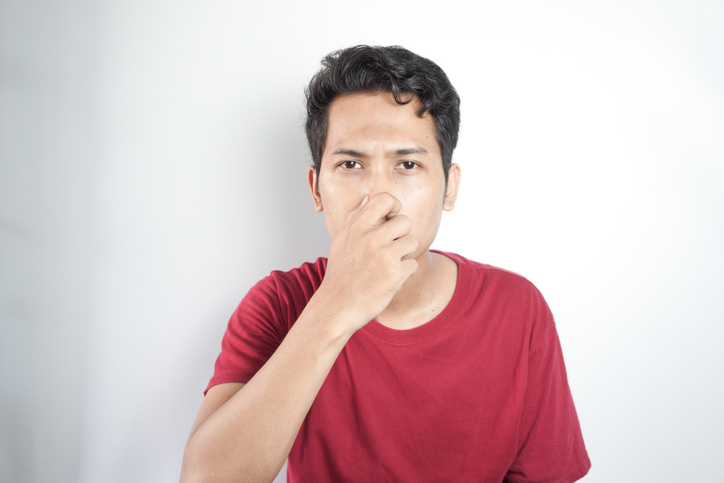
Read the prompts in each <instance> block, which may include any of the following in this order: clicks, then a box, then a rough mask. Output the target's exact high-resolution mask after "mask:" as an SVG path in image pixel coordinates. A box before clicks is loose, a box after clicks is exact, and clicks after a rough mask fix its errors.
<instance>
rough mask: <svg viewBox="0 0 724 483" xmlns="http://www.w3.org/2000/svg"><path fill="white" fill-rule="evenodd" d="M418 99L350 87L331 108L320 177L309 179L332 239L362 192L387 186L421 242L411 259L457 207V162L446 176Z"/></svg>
mask: <svg viewBox="0 0 724 483" xmlns="http://www.w3.org/2000/svg"><path fill="white" fill-rule="evenodd" d="M419 109H420V101H419V100H418V99H417V98H414V99H413V100H412V102H410V103H408V104H404V105H400V104H397V102H395V100H394V98H393V96H392V94H390V93H380V94H352V95H347V96H342V97H339V98H337V99H335V100H334V101H333V102H332V104H331V105H330V107H329V122H328V126H329V127H328V131H327V143H326V145H325V148H324V152H323V154H322V163H321V167H320V170H319V176H318V177H317V174H316V172H315V171H314V169H313V168H310V172H309V183H310V188H311V189H312V195H313V197H314V201H315V208H316V209H317V211H324V219H325V222H326V224H327V230H328V231H329V234H330V236H331V237H332V238H334V237H335V236H336V235H337V233H339V231H340V230H341V229H342V227H343V226H344V224H345V222H346V220H347V218H348V217H347V215H348V214H349V213H350V212H351V211H352V210H354V209H355V208H357V207H358V206H359V205H360V203H361V202H362V200H363V199H364V197H365V196H370V198H372V197H373V196H375V195H376V194H378V193H382V192H387V193H390V194H392V195H393V196H395V197H396V198H397V199H399V200H400V202H401V203H402V209H401V210H400V214H403V215H406V216H407V217H409V218H410V220H411V221H412V227H411V228H410V234H411V235H413V236H415V237H416V238H417V240H418V242H419V248H418V250H417V252H415V254H414V255H413V258H417V257H419V256H420V255H421V254H423V253H425V252H426V251H427V249H428V248H429V247H430V245H431V244H432V242H433V240H434V239H435V236H436V235H437V230H438V228H439V226H440V218H441V216H442V210H448V211H449V210H452V209H453V207H454V204H455V198H456V197H457V189H458V183H459V179H460V168H459V167H458V166H457V165H455V164H453V165H452V166H451V167H450V171H449V175H448V183H447V186H446V183H445V173H444V171H443V167H442V157H441V155H440V148H439V146H438V143H437V139H436V135H435V127H434V124H433V120H432V117H431V116H430V115H429V114H425V115H424V116H423V117H418V116H417V112H418V110H419Z"/></svg>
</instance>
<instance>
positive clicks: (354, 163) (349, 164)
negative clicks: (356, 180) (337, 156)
mask: <svg viewBox="0 0 724 483" xmlns="http://www.w3.org/2000/svg"><path fill="white" fill-rule="evenodd" d="M339 165H340V166H342V167H343V168H345V169H358V168H361V167H362V165H361V164H359V162H357V161H344V162H342V163H340V164H339Z"/></svg>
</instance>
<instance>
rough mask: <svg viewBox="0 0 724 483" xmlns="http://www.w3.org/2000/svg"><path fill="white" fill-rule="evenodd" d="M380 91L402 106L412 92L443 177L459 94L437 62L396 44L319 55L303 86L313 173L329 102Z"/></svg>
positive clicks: (456, 119)
mask: <svg viewBox="0 0 724 483" xmlns="http://www.w3.org/2000/svg"><path fill="white" fill-rule="evenodd" d="M380 92H390V93H392V95H393V96H394V98H395V101H396V102H397V103H398V104H407V103H409V102H410V101H412V99H413V98H414V97H413V96H415V97H417V98H418V99H419V100H420V103H421V104H422V107H421V108H420V110H419V111H418V113H417V115H418V116H420V117H422V116H423V115H424V114H425V113H426V112H429V113H430V115H431V116H432V118H433V120H434V123H435V132H436V135H437V143H438V145H439V147H440V154H441V155H442V166H443V170H444V172H445V179H446V180H447V176H448V171H449V170H450V164H451V163H452V153H453V150H454V149H455V146H456V145H457V143H458V130H459V127H460V97H459V96H458V94H457V92H456V91H455V88H454V87H453V86H452V84H451V83H450V81H449V80H448V78H447V75H445V72H443V70H442V69H441V68H440V67H439V66H438V65H437V64H435V63H434V62H433V61H431V60H429V59H426V58H424V57H421V56H419V55H417V54H415V53H413V52H410V51H409V50H407V49H405V48H402V47H400V46H390V47H371V46H369V45H358V46H355V47H350V48H347V49H342V50H337V51H335V52H332V53H331V54H329V55H328V56H326V57H325V58H324V59H322V68H321V69H320V71H319V72H318V73H317V74H316V75H315V76H314V77H312V80H311V81H310V82H309V87H308V88H307V89H306V90H305V95H306V98H307V122H306V132H307V142H308V143H309V150H310V151H311V153H312V161H313V162H314V168H315V169H316V171H317V174H319V168H320V166H321V164H322V153H323V152H324V145H325V143H326V141H327V128H328V121H329V106H330V104H332V101H334V100H335V99H336V98H337V97H339V96H342V95H346V94H358V93H369V94H375V93H380ZM410 94H412V95H413V96H411V95H410Z"/></svg>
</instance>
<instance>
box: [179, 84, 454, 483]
mask: <svg viewBox="0 0 724 483" xmlns="http://www.w3.org/2000/svg"><path fill="white" fill-rule="evenodd" d="M418 109H419V101H417V99H413V101H412V102H410V103H409V104H406V105H399V104H397V103H396V102H395V101H394V99H393V98H392V96H391V94H386V93H381V94H355V95H349V96H344V97H340V98H338V99H335V101H334V102H333V103H332V105H331V106H330V111H329V131H328V134H327V145H326V146H325V151H324V153H323V156H322V163H321V167H320V172H319V176H318V177H317V174H316V172H315V171H314V170H313V169H310V171H309V175H308V181H309V185H310V190H311V192H312V197H313V199H314V205H315V208H316V209H317V210H318V211H323V212H324V216H325V221H326V224H327V228H328V230H329V233H330V236H331V237H332V243H331V246H330V251H329V259H328V266H327V272H326V274H325V278H324V281H323V282H322V284H321V286H320V287H319V289H318V290H317V292H316V293H315V294H314V296H313V297H312V298H311V299H310V301H309V303H308V304H307V306H306V308H305V309H304V311H303V312H302V314H301V315H300V317H299V319H298V320H297V321H296V323H295V324H294V326H293V327H292V329H291V330H290V332H289V333H288V334H287V336H286V337H285V338H284V341H283V342H282V343H281V345H280V346H279V348H278V349H277V351H276V352H275V353H274V355H273V356H272V357H271V358H270V359H269V361H268V362H267V363H266V364H265V365H264V366H263V367H262V368H261V369H260V370H259V372H257V374H256V375H255V376H254V377H253V378H252V379H251V380H250V381H249V382H248V383H247V384H239V383H229V384H219V385H217V386H214V387H212V388H211V389H209V391H208V392H207V394H206V397H205V398H204V401H203V403H202V405H201V408H200V409H199V413H198V415H197V417H196V421H195V422H194V425H193V428H192V430H191V435H190V436H189V440H188V442H187V445H186V451H185V453H184V459H183V465H182V470H181V481H182V482H206V481H213V482H214V483H221V482H240V481H271V480H273V479H274V477H275V476H276V474H277V473H278V472H279V470H280V468H281V467H282V465H283V464H284V461H285V460H286V458H287V456H288V454H289V451H290V450H291V447H292V444H293V443H294V440H295V438H296V435H297V433H298V432H299V428H300V427H301V425H302V422H303V421H304V418H305V416H306V414H307V412H308V411H309V408H310V407H311V405H312V402H313V401H314V398H315V397H316V395H317V393H318V392H319V389H320V387H321V386H322V384H323V382H324V380H325V378H326V377H327V374H328V373H329V370H330V369H331V367H332V365H333V364H334V361H335V360H336V359H337V356H338V355H339V353H340V352H341V351H342V349H343V348H344V345H345V344H346V343H347V341H348V340H349V338H350V337H351V336H352V335H353V334H354V333H355V332H356V331H357V330H359V329H360V328H361V327H363V326H364V325H366V324H367V323H368V322H369V321H370V320H372V319H376V320H377V321H378V322H380V323H382V324H384V325H387V326H388V327H391V328H395V329H405V328H410V327H415V326H419V325H421V324H424V323H425V322H427V321H429V320H431V319H432V318H433V317H434V316H435V315H437V314H438V313H439V312H440V311H441V310H442V309H443V308H444V307H445V305H447V303H448V302H449V300H450V298H451V297H452V293H453V291H454V289H455V282H456V279H457V265H455V263H454V262H453V261H452V260H450V259H448V258H447V257H445V256H443V255H440V254H436V253H431V252H429V251H428V249H429V247H430V244H431V243H432V241H433V240H434V238H435V235H436V234H437V230H438V227H439V224H440V216H441V213H442V210H451V209H452V208H453V207H454V204H455V199H456V197H457V189H458V185H459V180H460V168H459V167H458V166H457V165H452V166H451V168H450V172H449V177H448V182H447V185H446V183H445V177H444V173H443V169H442V159H441V157H440V151H439V147H438V145H437V142H436V140H435V131H434V125H433V122H432V119H431V118H430V117H429V116H427V115H426V116H423V117H422V118H420V117H418V116H417V111H418Z"/></svg>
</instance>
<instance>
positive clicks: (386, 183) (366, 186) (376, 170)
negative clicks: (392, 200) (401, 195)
mask: <svg viewBox="0 0 724 483" xmlns="http://www.w3.org/2000/svg"><path fill="white" fill-rule="evenodd" d="M362 184H363V186H362V195H363V196H366V195H369V197H370V198H372V197H374V196H375V195H377V194H379V193H390V194H391V195H393V196H396V195H395V191H396V186H397V182H396V181H395V179H394V176H393V173H392V172H390V170H387V169H384V168H383V167H372V166H370V167H368V168H367V169H366V170H365V177H364V180H363V182H362Z"/></svg>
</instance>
